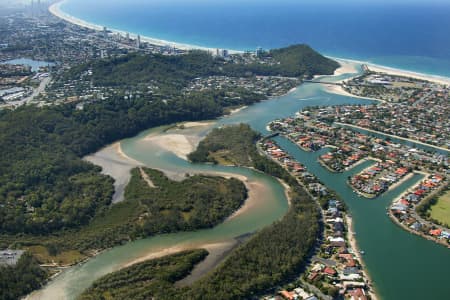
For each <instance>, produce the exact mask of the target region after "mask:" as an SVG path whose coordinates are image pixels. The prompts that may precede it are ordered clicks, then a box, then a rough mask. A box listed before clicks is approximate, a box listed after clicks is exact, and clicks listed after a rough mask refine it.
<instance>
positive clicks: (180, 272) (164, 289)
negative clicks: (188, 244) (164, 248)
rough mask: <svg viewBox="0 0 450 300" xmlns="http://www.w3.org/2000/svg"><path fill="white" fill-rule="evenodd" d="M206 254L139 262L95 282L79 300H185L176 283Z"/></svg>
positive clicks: (179, 254)
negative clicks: (180, 294) (174, 285)
mask: <svg viewBox="0 0 450 300" xmlns="http://www.w3.org/2000/svg"><path fill="white" fill-rule="evenodd" d="M207 255H208V252H207V251H206V250H203V249H199V250H191V251H184V252H180V253H177V254H174V255H169V256H165V257H162V258H157V259H154V260H149V261H145V262H142V263H138V264H136V265H133V266H130V267H128V268H125V269H123V270H120V271H118V272H115V273H112V274H109V275H106V276H104V277H102V278H100V279H99V280H97V281H95V282H94V284H93V285H92V287H90V288H89V289H88V290H86V291H85V292H84V293H83V294H82V295H81V296H80V297H79V299H80V300H90V299H92V300H100V299H105V300H106V299H134V300H138V299H152V298H157V299H182V298H179V294H178V291H177V290H176V289H175V288H174V287H173V284H174V283H175V282H176V281H178V280H180V279H182V278H184V277H186V276H187V275H189V273H190V272H191V270H192V269H193V268H194V266H195V265H196V264H197V263H199V262H200V261H202V260H203V259H204V258H205V257H206V256H207Z"/></svg>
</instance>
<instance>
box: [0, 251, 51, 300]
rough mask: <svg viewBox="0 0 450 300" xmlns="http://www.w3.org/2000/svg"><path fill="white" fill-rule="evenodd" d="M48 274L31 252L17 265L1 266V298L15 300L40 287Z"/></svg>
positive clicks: (21, 258) (25, 254)
mask: <svg viewBox="0 0 450 300" xmlns="http://www.w3.org/2000/svg"><path fill="white" fill-rule="evenodd" d="M46 278H47V274H46V272H45V271H44V270H42V269H41V268H40V267H39V264H38V263H37V261H36V260H35V259H34V258H33V256H31V255H30V254H29V253H24V254H23V255H22V257H20V259H19V261H18V262H17V265H15V266H0V299H2V300H13V299H19V298H20V297H21V296H24V295H26V294H28V293H29V292H31V291H33V290H35V289H37V288H39V287H40V286H41V284H42V282H43V281H44V280H45V279H46Z"/></svg>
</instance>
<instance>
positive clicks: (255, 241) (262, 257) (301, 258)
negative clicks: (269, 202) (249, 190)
mask: <svg viewBox="0 0 450 300" xmlns="http://www.w3.org/2000/svg"><path fill="white" fill-rule="evenodd" d="M236 128H237V130H238V131H239V132H248V133H247V134H244V135H243V138H242V136H237V135H235V134H231V135H230V134H229V133H228V131H229V130H232V131H234V129H236ZM235 133H236V132H235ZM222 134H224V135H223V136H224V137H227V138H225V140H223V139H222V142H223V144H222V145H221V146H223V147H224V148H225V149H235V150H237V149H236V147H237V148H240V147H241V146H242V145H244V150H242V149H241V150H242V151H245V153H246V155H242V153H239V151H232V152H230V153H229V155H228V156H227V157H228V158H229V159H232V160H234V161H236V162H239V165H241V166H242V165H245V166H255V167H256V168H257V169H260V170H261V171H264V172H265V173H269V174H271V175H273V176H277V177H279V178H281V179H283V180H287V182H288V185H289V186H290V192H289V193H290V197H291V207H290V209H289V212H288V213H287V214H286V215H285V216H284V217H283V218H282V219H281V220H280V221H278V222H275V223H274V224H273V225H271V226H269V227H266V228H264V229H261V231H259V232H258V233H256V234H255V236H254V237H252V238H251V239H250V240H249V241H247V242H245V243H244V244H242V245H241V246H239V247H238V248H237V249H236V250H234V251H233V252H231V253H230V254H229V255H228V256H227V257H226V258H225V260H224V261H223V262H222V263H221V264H220V265H219V266H218V268H217V269H216V270H214V271H211V272H210V273H208V275H207V276H206V277H203V278H201V279H200V280H199V281H196V282H194V283H192V286H191V287H185V288H181V289H180V288H175V287H174V286H173V285H168V286H166V289H165V291H166V293H168V294H170V295H171V297H172V299H178V298H180V299H181V298H186V297H187V298H194V299H197V298H199V297H200V295H201V297H202V298H205V299H209V298H212V297H214V298H217V297H218V298H221V299H229V298H236V299H242V298H245V297H247V296H248V295H258V294H260V293H261V292H264V291H265V290H266V289H270V288H271V287H272V286H273V285H274V284H276V283H281V282H282V281H284V280H287V279H288V278H289V277H290V276H293V275H294V274H295V270H300V269H301V268H302V265H303V264H304V263H305V262H306V258H307V256H308V255H309V254H308V253H309V252H310V251H311V247H312V246H313V245H314V241H315V236H316V233H317V230H318V220H316V218H318V212H317V208H316V204H315V203H314V202H311V201H312V199H309V198H308V196H306V195H302V194H304V193H302V192H301V191H302V189H303V188H302V187H300V186H299V185H298V184H297V182H296V181H295V180H294V179H292V178H291V176H290V175H289V174H288V173H286V172H285V171H284V169H282V168H281V167H280V166H278V165H277V164H275V163H273V162H271V161H270V160H268V159H267V158H265V157H263V156H260V154H257V150H256V145H255V142H256V139H258V138H259V136H258V135H257V134H256V133H254V132H250V128H249V127H248V126H247V125H243V124H241V125H240V126H237V127H236V126H226V127H223V128H222V129H217V130H213V132H212V133H210V134H209V135H208V136H207V137H206V140H208V139H209V138H210V137H211V135H213V136H214V135H216V136H217V135H221V136H222ZM230 136H232V138H231V139H228V137H230ZM236 139H237V140H236ZM237 141H241V142H243V141H245V142H244V143H243V144H242V143H238V142H237ZM202 142H203V144H202V143H200V145H202V146H200V145H199V147H200V149H201V150H200V151H201V152H202V151H203V150H204V148H205V147H209V145H208V146H205V145H204V141H202ZM250 145H251V147H250ZM247 146H249V147H247ZM216 150H219V149H217V147H216ZM237 153H239V156H237V157H236V158H234V157H233V156H234V155H235V154H237ZM192 156H193V157H197V158H200V156H199V155H198V154H195V153H194V154H193V155H189V157H192ZM246 157H251V160H250V161H249V160H247V159H246ZM255 160H256V161H255ZM305 222H306V223H307V224H308V225H307V224H306V223H305ZM305 228H309V229H308V230H306V232H305ZM287 230H288V231H289V234H287V232H285V231H287ZM297 231H299V232H298V233H296V232H297ZM300 232H301V234H300ZM293 243H294V244H295V245H296V247H292V245H293ZM200 246H201V247H203V248H204V245H200ZM169 250H170V249H169ZM172 250H173V251H175V250H181V249H172ZM172 250H171V251H172ZM169 252H170V251H169ZM281 254H282V255H281ZM250 256H251V257H252V258H251V259H250ZM166 258H167V259H170V257H166ZM244 261H245V262H246V264H247V265H248V268H246V269H245V270H243V269H241V268H240V267H239V266H241V265H242V263H243V262H244ZM147 262H148V263H151V262H152V261H147ZM143 263H145V262H143ZM130 268H131V270H133V269H134V268H139V264H138V265H132V266H130ZM119 272H121V271H119ZM249 272H250V273H251V274H250V273H249ZM115 274H119V273H113V274H111V275H107V277H104V278H108V276H109V277H114V276H116V275H115ZM102 280H104V279H100V280H99V281H97V282H102ZM112 284H114V281H113V282H112ZM96 286H97V283H94V285H93V287H94V288H95V287H96ZM124 290H128V289H124ZM89 291H92V289H90V290H88V291H87V292H86V293H85V294H84V295H87V296H89ZM155 295H159V294H158V292H157V291H155V292H153V294H150V295H148V296H155ZM160 297H161V298H163V299H164V298H165V297H164V295H160ZM86 299H90V298H86Z"/></svg>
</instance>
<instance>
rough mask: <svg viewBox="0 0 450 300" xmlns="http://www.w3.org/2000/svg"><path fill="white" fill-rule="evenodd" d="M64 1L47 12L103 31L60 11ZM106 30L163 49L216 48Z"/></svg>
mask: <svg viewBox="0 0 450 300" xmlns="http://www.w3.org/2000/svg"><path fill="white" fill-rule="evenodd" d="M66 1H67V0H60V1H58V2H56V3H53V4H52V5H50V6H49V8H48V11H49V12H50V13H51V14H52V15H54V16H55V17H57V18H60V19H62V20H64V21H66V22H69V23H72V24H74V25H78V26H80V27H84V28H88V29H92V30H97V31H102V30H103V28H104V26H102V25H99V24H94V23H91V22H88V21H84V20H82V19H79V18H77V17H74V16H71V15H69V14H67V13H65V12H64V11H62V10H61V5H63V4H64V2H66ZM107 29H108V30H109V31H111V32H112V33H116V34H120V35H121V36H122V37H125V36H127V34H128V35H129V36H130V38H132V39H137V37H138V36H140V38H141V41H142V42H146V43H149V44H151V45H156V46H163V47H164V46H169V47H173V48H176V49H180V50H204V51H209V52H215V51H216V48H211V47H204V46H198V45H192V44H186V43H179V42H175V41H167V40H164V39H158V38H153V37H149V36H145V35H139V34H136V33H133V32H126V31H123V30H120V29H115V28H110V27H107ZM227 50H228V52H229V53H230V54H236V53H243V52H244V51H240V50H234V49H227Z"/></svg>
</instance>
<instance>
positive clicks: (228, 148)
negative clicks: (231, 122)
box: [188, 124, 260, 166]
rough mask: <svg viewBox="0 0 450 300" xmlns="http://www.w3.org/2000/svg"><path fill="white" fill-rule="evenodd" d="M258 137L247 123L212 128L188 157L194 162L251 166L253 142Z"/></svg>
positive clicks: (254, 150)
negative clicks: (224, 127)
mask: <svg viewBox="0 0 450 300" xmlns="http://www.w3.org/2000/svg"><path fill="white" fill-rule="evenodd" d="M259 137H260V135H259V134H258V133H257V132H254V131H253V130H251V129H250V126H249V125H247V124H240V125H239V126H227V128H226V130H224V129H223V128H214V129H213V130H212V131H211V132H210V133H209V134H208V135H207V136H206V138H204V139H203V140H202V141H200V143H199V145H198V147H197V149H196V150H195V151H194V152H192V153H190V154H189V155H188V158H189V160H191V161H192V162H194V163H199V162H212V163H215V164H217V163H221V164H233V165H241V166H252V157H254V156H255V155H256V149H255V142H256V140H258V139H259Z"/></svg>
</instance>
